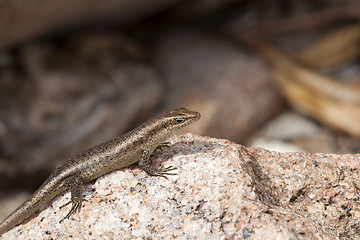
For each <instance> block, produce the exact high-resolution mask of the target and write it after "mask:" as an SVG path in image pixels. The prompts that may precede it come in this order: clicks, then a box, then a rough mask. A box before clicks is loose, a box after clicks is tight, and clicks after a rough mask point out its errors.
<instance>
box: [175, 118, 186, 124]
mask: <svg viewBox="0 0 360 240" xmlns="http://www.w3.org/2000/svg"><path fill="white" fill-rule="evenodd" d="M175 121H176V123H177V124H181V123H183V122H185V119H183V118H176V119H175Z"/></svg>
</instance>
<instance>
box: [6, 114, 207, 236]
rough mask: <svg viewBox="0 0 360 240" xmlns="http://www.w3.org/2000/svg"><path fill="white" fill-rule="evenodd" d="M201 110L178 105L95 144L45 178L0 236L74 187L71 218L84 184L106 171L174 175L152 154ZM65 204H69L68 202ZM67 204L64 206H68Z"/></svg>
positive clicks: (198, 116)
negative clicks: (134, 170) (137, 169)
mask: <svg viewBox="0 0 360 240" xmlns="http://www.w3.org/2000/svg"><path fill="white" fill-rule="evenodd" d="M200 116H201V115H200V113H198V112H195V111H191V110H188V109H186V108H178V109H174V110H169V111H166V112H164V113H162V114H160V115H158V116H156V117H154V118H152V119H151V120H149V121H147V122H145V123H143V124H142V125H140V126H139V127H137V128H135V129H133V130H131V131H129V132H127V133H125V134H124V135H122V136H120V137H117V138H115V139H112V140H110V141H107V142H104V143H102V144H99V145H97V146H94V147H92V148H90V149H88V150H87V151H84V152H82V153H80V154H79V155H77V156H75V157H73V158H70V159H68V160H67V161H65V162H64V163H63V164H61V165H59V166H58V167H57V168H56V169H55V170H54V171H53V172H52V173H51V174H50V176H49V177H48V178H47V179H46V180H45V182H44V183H43V184H42V185H41V186H40V187H39V188H38V189H37V190H36V191H35V192H34V193H33V194H32V195H31V196H30V197H29V198H28V199H27V200H26V201H25V202H24V203H23V204H22V205H20V206H19V207H18V208H17V209H15V210H14V211H13V212H12V213H10V215H9V216H7V217H6V218H5V219H4V220H3V221H2V222H1V223H0V236H1V235H3V234H4V233H6V232H7V231H9V230H10V229H12V228H13V227H15V226H16V225H18V224H20V223H22V222H23V221H24V220H26V219H27V218H29V217H30V216H31V215H32V214H33V213H35V212H36V211H37V210H39V209H40V207H42V206H44V205H45V204H48V203H49V202H50V201H51V200H52V199H53V198H55V197H56V196H57V195H59V194H60V193H62V192H65V191H67V190H70V193H71V200H70V201H69V202H68V203H67V204H69V203H71V204H72V206H71V209H70V211H69V212H68V214H67V215H66V216H65V217H64V218H63V219H62V220H61V221H60V222H62V221H63V220H64V219H68V218H69V217H70V216H71V215H72V214H73V213H74V212H75V211H76V210H79V209H80V206H81V204H82V201H84V199H83V198H82V195H81V192H82V185H83V184H84V183H87V182H89V181H92V180H94V179H96V178H98V177H100V176H102V175H105V174H107V173H110V172H112V171H115V170H119V169H122V168H125V167H128V166H130V165H132V164H135V163H137V162H138V166H139V167H140V168H141V169H143V170H144V171H145V172H146V173H147V174H148V175H150V176H161V177H165V178H166V175H174V173H169V171H172V170H174V169H175V168H174V167H172V166H170V167H159V168H155V167H154V166H152V165H151V161H150V155H151V154H152V152H153V151H154V150H155V149H156V148H157V147H159V146H160V147H161V146H164V145H167V144H168V142H166V140H167V139H168V138H170V137H171V136H173V135H174V134H175V132H176V131H177V130H179V129H180V128H183V127H185V126H187V125H189V124H191V123H193V122H196V121H197V120H199V118H200ZM67 204H65V205H67ZM65 205H64V206H65Z"/></svg>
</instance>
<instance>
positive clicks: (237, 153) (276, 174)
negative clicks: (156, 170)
mask: <svg viewBox="0 0 360 240" xmlns="http://www.w3.org/2000/svg"><path fill="white" fill-rule="evenodd" d="M170 142H171V144H170V146H169V148H163V149H162V151H160V150H156V152H155V153H154V154H153V156H152V158H153V160H154V164H155V165H156V166H158V165H159V164H162V165H164V166H168V165H173V166H175V167H177V170H176V172H177V173H178V175H174V176H169V177H168V179H165V178H161V177H150V176H147V174H146V173H145V172H143V171H142V170H140V169H138V168H137V167H130V168H126V169H124V170H120V171H116V172H113V173H110V174H107V175H105V176H103V177H100V178H99V179H97V180H96V182H95V183H90V184H86V185H85V187H84V188H85V191H84V192H83V195H84V198H85V199H86V202H84V203H83V205H82V209H81V211H80V212H76V213H75V214H74V215H73V216H72V217H71V218H70V219H69V220H65V221H64V222H63V223H59V220H60V219H62V218H63V217H64V216H65V214H66V213H67V211H68V210H69V207H70V206H67V207H64V208H62V209H59V207H60V206H62V205H63V204H65V203H66V202H67V201H68V200H69V199H70V194H69V193H65V194H63V195H61V196H59V197H57V198H56V199H55V200H54V201H52V202H51V203H50V204H49V205H48V206H46V207H45V208H44V209H43V210H42V211H41V212H40V213H39V214H38V215H37V216H35V217H32V218H31V219H30V220H29V221H28V222H27V223H24V224H22V225H20V226H18V227H16V228H14V229H12V230H11V231H9V232H8V233H7V234H6V235H5V236H4V237H6V239H45V238H46V239H51V238H52V239H68V238H70V237H72V238H74V239H90V238H91V239H100V238H101V239H146V238H149V239H175V238H177V239H351V238H353V239H356V238H359V233H358V232H359V231H357V232H356V229H357V227H356V226H358V223H359V219H360V214H359V212H360V207H359V204H358V203H357V201H358V198H359V194H360V190H359V188H358V187H357V183H358V182H359V172H358V169H359V165H360V162H359V158H360V156H359V155H331V154H308V153H284V154H281V153H277V152H271V151H268V150H265V149H262V148H245V147H243V146H241V145H238V144H235V143H232V142H230V141H227V140H219V139H213V138H208V137H198V136H195V135H192V134H186V135H181V136H175V137H173V138H171V139H170Z"/></svg>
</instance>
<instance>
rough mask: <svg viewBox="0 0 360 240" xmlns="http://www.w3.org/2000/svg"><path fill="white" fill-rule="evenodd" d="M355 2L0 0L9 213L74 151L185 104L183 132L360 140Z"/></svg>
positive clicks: (299, 140) (303, 145)
mask: <svg viewBox="0 0 360 240" xmlns="http://www.w3.org/2000/svg"><path fill="white" fill-rule="evenodd" d="M359 20H360V1H357V0H341V1H339V0H304V1H291V0H274V1H262V0H252V1H248V0H222V1H221V0H194V1H184V0H183V1H179V0H147V1H140V0H104V1H95V0H87V1H85V0H78V1H69V0H63V1H55V0H48V1H39V0H28V1H13V0H3V1H1V3H0V218H1V219H2V218H4V217H5V216H6V215H7V214H8V213H9V212H10V211H11V210H13V209H14V208H15V207H17V206H18V205H19V204H20V203H21V202H22V201H24V200H25V199H26V198H27V197H28V196H29V194H31V193H32V192H33V191H34V190H36V188H37V187H38V186H39V185H40V184H41V183H42V182H43V181H44V180H45V179H46V178H47V177H48V175H49V174H50V173H51V171H52V170H53V169H54V168H55V167H56V166H57V165H58V164H60V163H62V162H64V161H65V160H66V159H68V158H70V157H72V156H74V155H76V154H78V153H80V152H82V151H84V150H86V149H88V148H89V147H92V146H93V145H95V144H98V143H101V142H103V141H106V140H109V139H111V138H114V137H116V136H119V135H121V134H123V133H125V132H126V131H128V130H130V129H132V128H134V127H136V126H137V125H139V124H140V123H142V122H144V121H146V120H148V119H149V118H151V117H153V116H154V115H156V114H157V113H159V112H162V111H164V110H166V109H170V108H176V107H187V108H189V109H191V110H195V111H199V112H201V114H202V118H201V120H200V121H199V122H197V123H196V124H194V125H191V126H189V127H188V128H186V129H185V132H192V133H195V134H199V135H204V136H210V137H216V138H225V139H229V140H231V141H234V142H236V143H240V144H244V145H247V146H260V147H264V148H267V149H271V150H276V151H282V152H286V151H306V152H328V153H357V152H359V149H360V144H359V143H360V138H359V136H360V77H359V76H360V64H359V63H360V58H359V56H360V23H359Z"/></svg>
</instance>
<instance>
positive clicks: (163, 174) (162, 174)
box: [153, 166, 177, 179]
mask: <svg viewBox="0 0 360 240" xmlns="http://www.w3.org/2000/svg"><path fill="white" fill-rule="evenodd" d="M175 169H176V167H173V166H169V167H160V168H159V169H155V171H154V173H153V175H154V176H159V177H164V178H166V179H168V178H167V177H166V175H177V173H169V172H170V171H172V170H175Z"/></svg>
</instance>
